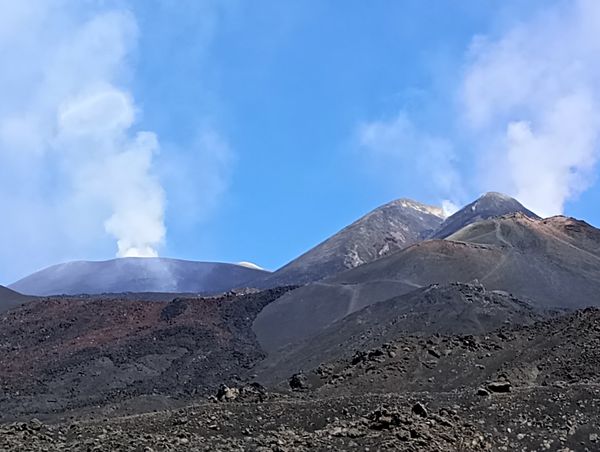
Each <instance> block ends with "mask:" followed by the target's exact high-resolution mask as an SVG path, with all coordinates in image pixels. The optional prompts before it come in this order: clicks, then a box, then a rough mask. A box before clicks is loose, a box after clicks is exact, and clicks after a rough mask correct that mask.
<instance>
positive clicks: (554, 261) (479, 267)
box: [254, 213, 600, 351]
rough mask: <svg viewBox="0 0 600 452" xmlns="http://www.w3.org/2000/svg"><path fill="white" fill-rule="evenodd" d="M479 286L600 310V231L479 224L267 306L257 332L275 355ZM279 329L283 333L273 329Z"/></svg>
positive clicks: (530, 222)
mask: <svg viewBox="0 0 600 452" xmlns="http://www.w3.org/2000/svg"><path fill="white" fill-rule="evenodd" d="M471 281H478V282H480V283H482V284H483V285H484V286H485V287H486V288H487V289H488V290H503V291H506V292H510V293H513V294H515V295H516V296H518V297H520V298H521V297H522V298H527V299H529V300H531V301H532V302H533V303H534V304H535V305H537V306H542V307H548V308H578V307H584V306H589V305H598V304H600V299H598V297H597V294H598V293H599V291H600V230H598V229H596V228H594V227H592V226H590V225H589V224H587V223H585V222H582V221H578V220H574V219H572V218H566V217H552V218H548V219H545V220H541V219H536V218H532V217H530V216H528V215H525V214H522V213H517V214H512V215H508V216H504V217H500V218H493V219H490V220H484V221H480V222H477V223H474V224H471V225H469V226H466V227H464V228H462V229H461V230H460V231H458V232H456V233H455V234H452V235H451V236H450V237H448V239H446V240H427V241H424V242H421V243H418V244H416V245H414V246H411V247H409V248H407V249H405V250H402V251H400V252H397V253H394V254H391V255H389V256H385V257H383V258H381V259H378V260H376V261H374V262H371V263H369V264H365V265H362V266H360V267H357V268H355V269H352V270H348V271H346V272H343V273H341V274H338V275H335V276H333V277H330V278H327V279H325V280H323V281H319V282H316V283H313V284H309V285H306V286H304V287H300V288H298V289H296V290H294V291H292V292H290V293H288V294H286V295H284V296H283V297H282V298H280V299H279V300H277V301H276V302H274V303H272V304H270V305H269V306H267V307H266V308H265V309H264V310H263V311H262V312H261V313H260V314H259V315H258V317H257V319H256V321H255V323H254V330H255V332H256V334H257V336H258V338H259V340H260V342H261V345H262V346H263V347H264V348H265V349H266V350H268V351H274V350H276V349H278V348H280V347H282V346H285V345H286V344H289V343H293V342H297V341H301V340H304V339H306V338H309V337H312V336H314V335H316V334H318V333H320V332H321V331H323V330H324V329H325V328H327V327H328V326H329V325H331V324H332V323H333V322H335V321H337V320H340V319H342V318H344V317H345V316H347V315H349V314H351V313H353V312H355V311H358V310H360V309H362V308H363V307H365V306H368V305H370V304H373V303H376V302H379V301H384V300H387V299H390V298H393V297H397V296H399V295H402V294H404V293H407V292H409V291H412V290H414V289H416V288H419V287H424V286H427V285H430V284H447V283H451V282H471ZM272 325H278V328H272Z"/></svg>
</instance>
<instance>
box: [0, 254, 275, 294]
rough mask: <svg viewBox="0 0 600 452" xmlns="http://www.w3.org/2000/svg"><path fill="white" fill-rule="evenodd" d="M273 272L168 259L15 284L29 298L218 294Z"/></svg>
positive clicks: (81, 265) (95, 266)
mask: <svg viewBox="0 0 600 452" xmlns="http://www.w3.org/2000/svg"><path fill="white" fill-rule="evenodd" d="M267 274H268V272H266V271H263V270H259V269H256V268H249V267H248V266H244V265H236V264H223V263H214V262H194V261H184V260H179V259H166V258H123V259H113V260H109V261H102V262H86V261H78V262H68V263H65V264H60V265H55V266H52V267H49V268H46V269H44V270H41V271H39V272H36V273H34V274H32V275H29V276H27V277H25V278H23V279H21V280H20V281H17V282H15V283H14V284H11V285H10V288H11V289H14V290H17V291H19V292H21V293H26V294H29V295H39V296H48V295H79V294H102V293H121V292H188V293H202V294H213V293H219V292H224V291H227V290H230V289H234V288H238V287H244V286H246V285H248V284H250V282H251V281H253V280H255V279H257V278H262V277H264V276H265V275H267Z"/></svg>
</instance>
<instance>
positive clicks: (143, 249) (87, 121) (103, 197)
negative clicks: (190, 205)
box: [54, 86, 165, 257]
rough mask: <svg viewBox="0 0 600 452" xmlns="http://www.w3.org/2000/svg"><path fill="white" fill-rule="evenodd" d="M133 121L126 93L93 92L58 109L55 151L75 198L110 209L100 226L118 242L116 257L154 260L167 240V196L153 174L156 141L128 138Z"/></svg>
mask: <svg viewBox="0 0 600 452" xmlns="http://www.w3.org/2000/svg"><path fill="white" fill-rule="evenodd" d="M134 119H135V115H134V105H133V101H132V100H131V98H130V97H129V96H128V95H127V94H126V93H124V92H122V91H120V90H118V89H116V88H114V87H112V86H106V87H96V88H94V89H92V90H91V91H90V92H89V93H86V94H84V95H82V96H80V97H78V98H76V99H72V100H69V101H68V102H66V103H65V104H63V105H61V107H60V108H59V114H58V133H57V136H56V141H55V146H54V147H55V148H56V149H57V150H58V152H59V153H60V154H61V159H62V163H63V164H64V165H65V169H66V171H67V173H68V174H69V175H70V177H71V178H72V182H73V190H74V192H75V193H77V194H78V196H82V195H83V194H85V196H86V197H88V198H89V200H90V201H92V202H96V203H104V204H106V205H108V206H109V207H110V210H111V211H112V215H111V216H110V218H108V219H107V220H106V221H105V223H104V226H105V230H106V232H108V233H110V234H111V235H113V236H114V237H115V238H116V239H117V246H118V253H117V255H118V256H119V257H153V256H158V251H157V248H158V246H160V245H161V244H162V242H163V240H164V238H165V226H164V209H165V196H164V193H163V189H162V187H161V185H160V183H159V182H158V180H157V179H156V177H154V176H153V174H152V160H153V157H154V154H155V153H156V152H157V150H158V141H157V139H156V136H155V134H153V133H151V132H138V133H137V134H136V135H135V136H134V137H129V136H128V130H129V129H130V128H131V126H132V125H133V122H134ZM82 150H85V151H84V152H82Z"/></svg>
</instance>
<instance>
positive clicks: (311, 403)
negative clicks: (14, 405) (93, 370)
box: [0, 287, 600, 452]
mask: <svg viewBox="0 0 600 452" xmlns="http://www.w3.org/2000/svg"><path fill="white" fill-rule="evenodd" d="M466 289H468V288H464V287H461V288H460V290H461V291H462V292H464V291H465V290H466ZM462 292H461V293H462ZM254 299H256V300H262V299H263V298H262V297H257V298H254ZM223 306H226V305H225V304H224V305H223ZM248 306H250V304H249V305H248ZM453 306H454V305H453ZM168 307H169V310H168V311H164V310H163V311H161V312H162V313H164V312H170V310H171V309H174V308H173V305H168ZM163 309H164V308H163ZM485 314H486V313H485V312H484V313H483V314H480V315H485ZM179 316H181V314H179ZM532 320H533V319H531V318H529V321H528V323H526V324H523V325H515V326H509V325H507V326H503V327H500V328H496V329H494V330H493V331H486V332H481V333H479V334H468V335H461V334H449V335H440V334H419V335H414V334H399V335H397V337H393V336H390V335H389V334H386V335H384V337H385V339H386V342H384V343H379V344H378V345H374V344H377V341H376V340H375V338H374V337H370V338H368V337H365V336H364V334H362V335H360V336H359V337H358V338H356V340H354V341H352V340H349V339H346V343H345V344H346V345H348V346H349V347H352V348H357V347H358V349H356V350H354V351H352V352H351V350H345V351H344V352H340V355H339V356H340V357H339V358H337V359H333V360H331V361H328V362H323V363H321V364H320V365H319V366H317V367H315V368H312V369H308V368H307V369H304V370H300V371H299V372H297V373H295V374H293V375H290V376H289V377H288V378H286V379H285V381H283V382H278V383H272V384H269V385H268V386H267V387H265V386H262V385H261V384H259V383H258V382H256V381H254V382H252V380H253V378H254V379H256V378H259V379H260V375H254V376H252V375H249V376H248V378H247V379H246V381H242V379H241V378H239V376H237V377H236V378H234V377H233V376H230V377H229V379H228V380H227V381H226V382H224V383H223V384H222V385H221V386H220V387H219V388H217V389H216V390H215V391H213V392H212V393H210V394H208V395H206V393H202V394H197V395H196V396H195V398H194V397H192V396H191V395H190V396H189V398H187V399H181V398H180V399H177V403H178V404H180V405H186V406H182V407H180V408H174V406H175V405H176V404H177V403H175V402H172V403H171V405H170V408H160V407H158V406H156V405H155V406H154V410H153V412H147V413H145V414H134V415H123V414H122V412H123V411H126V410H124V407H125V406H127V405H128V404H129V405H130V406H134V407H137V408H136V410H137V412H138V413H139V412H140V411H141V409H140V407H141V405H140V402H139V401H140V398H141V397H151V394H145V395H143V396H142V395H136V394H135V393H134V392H129V393H123V398H122V399H118V398H117V399H111V400H112V401H111V403H110V404H108V405H106V406H104V407H99V406H98V407H91V406H86V407H85V408H81V407H80V408H78V409H77V410H75V411H72V412H71V413H69V412H60V413H56V416H55V417H54V418H53V417H51V416H50V417H48V418H47V419H45V420H44V422H41V421H39V420H37V419H35V418H33V416H29V417H26V416H24V415H22V416H21V419H20V420H19V422H11V423H9V422H5V423H4V424H3V425H1V426H0V433H1V434H0V450H7V451H8V450H27V451H55V450H56V451H80V450H86V451H104V450H111V451H113V450H114V451H163V450H178V451H179V450H190V451H194V450H196V451H280V452H284V451H308V450H333V451H339V450H361V451H363V450H364V451H366V450H368V451H376V450H404V451H426V452H427V451H524V452H525V451H527V452H529V451H544V450H549V451H563V452H567V451H573V452H579V451H598V450H600V372H599V370H600V310H598V309H586V310H583V311H577V312H574V313H566V314H561V315H552V316H550V317H548V318H545V319H541V320H536V321H532ZM480 327H481V323H479V324H478V326H477V328H480ZM390 338H391V339H390ZM350 339H352V338H350ZM350 344H351V345H350ZM360 347H365V348H362V349H360ZM341 348H343V347H341ZM182 362H186V361H182ZM300 362H303V361H300ZM263 370H264V369H263ZM134 386H135V385H134ZM80 389H81V388H80ZM205 389H206V388H205ZM174 391H175V392H177V391H179V389H177V388H174ZM162 396H163V397H165V394H163V395H162ZM96 400H98V399H96ZM172 400H175V398H173V399H172ZM132 401H133V402H132ZM6 406H8V405H5V407H6ZM148 406H150V405H148ZM48 414H49V413H48V412H47V413H46V416H48ZM69 414H70V415H71V416H72V419H77V420H79V422H75V421H74V420H68V419H69V417H70V416H69ZM83 419H86V420H83Z"/></svg>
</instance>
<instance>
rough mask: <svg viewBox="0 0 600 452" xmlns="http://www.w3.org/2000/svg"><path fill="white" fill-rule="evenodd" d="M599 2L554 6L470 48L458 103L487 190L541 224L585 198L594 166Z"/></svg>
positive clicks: (599, 145)
mask: <svg viewBox="0 0 600 452" xmlns="http://www.w3.org/2000/svg"><path fill="white" fill-rule="evenodd" d="M599 30H600V2H598V1H596V0H574V1H566V2H558V3H557V4H555V6H554V7H552V8H548V9H546V10H544V11H543V12H541V13H540V14H538V15H537V16H535V17H534V18H533V19H532V20H529V21H527V22H524V23H521V24H519V25H517V26H515V27H513V28H511V29H510V30H508V31H507V32H505V33H503V34H502V36H500V37H498V38H496V39H493V38H482V37H479V38H477V39H476V40H474V42H473V46H472V49H471V52H470V58H469V64H468V67H467V71H466V74H465V78H464V84H463V86H462V92H461V98H462V101H463V105H464V111H465V118H466V121H467V124H468V126H469V127H470V128H471V129H472V130H473V131H475V134H476V139H477V143H478V146H477V147H478V148H480V149H482V150H486V155H485V157H484V159H483V163H484V164H483V165H482V167H484V166H487V171H485V181H484V182H483V184H485V185H486V186H487V187H489V186H490V185H493V186H496V187H498V188H500V189H502V190H505V191H508V192H509V193H510V194H512V195H514V196H516V197H517V198H518V199H519V200H520V201H522V202H523V203H524V204H525V205H527V206H528V207H529V208H531V209H533V210H534V211H536V212H538V213H540V214H541V215H546V216H547V215H553V214H559V213H562V212H563V209H564V205H565V202H566V201H568V200H570V199H573V198H574V197H576V196H577V195H578V194H579V193H581V192H582V191H584V190H585V189H587V188H588V187H589V186H590V184H591V183H593V182H594V180H593V177H592V176H593V172H594V169H595V167H596V164H597V162H598V158H599V157H600V153H599V150H600V58H598V56H599V55H600V31H599Z"/></svg>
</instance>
